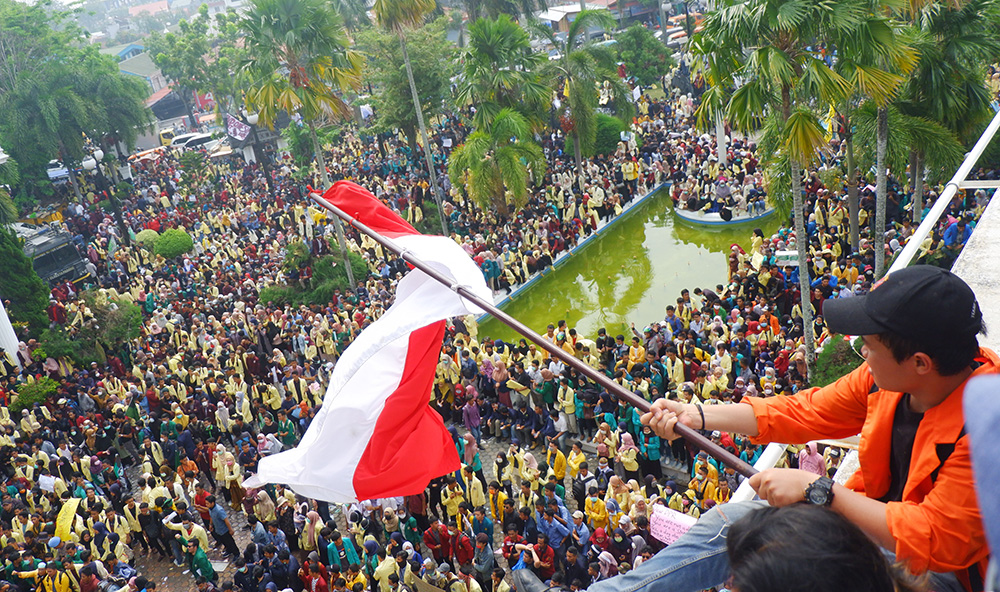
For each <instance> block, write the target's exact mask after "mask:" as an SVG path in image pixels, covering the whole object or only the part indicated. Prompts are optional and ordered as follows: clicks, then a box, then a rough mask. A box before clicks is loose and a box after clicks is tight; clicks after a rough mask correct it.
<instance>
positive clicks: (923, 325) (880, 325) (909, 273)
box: [823, 265, 983, 343]
mask: <svg viewBox="0 0 1000 592" xmlns="http://www.w3.org/2000/svg"><path fill="white" fill-rule="evenodd" d="M823 318H824V319H825V320H826V325H827V327H829V328H830V330H831V331H833V332H835V333H841V334H843V335H876V334H879V333H887V332H888V333H894V334H896V335H899V336H900V337H903V338H906V339H910V340H913V341H916V342H918V343H922V342H926V341H927V340H942V341H945V342H954V341H961V340H964V339H969V338H972V337H975V336H976V335H977V334H979V333H980V332H981V331H982V329H983V313H982V311H981V310H980V309H979V303H978V302H976V295H975V294H974V293H973V292H972V288H970V287H969V285H968V284H966V283H965V281H964V280H962V278H960V277H958V276H957V275H955V274H953V273H951V272H950V271H948V270H946V269H941V268H940V267H934V266H931V265H914V266H913V267H907V268H905V269H900V270H899V271H894V272H892V273H890V274H889V275H887V276H885V277H884V278H882V279H881V280H879V281H878V282H876V283H875V285H874V286H872V289H871V290H870V291H869V292H868V294H867V295H865V296H853V297H849V298H837V299H834V300H828V301H826V302H825V303H824V304H823Z"/></svg>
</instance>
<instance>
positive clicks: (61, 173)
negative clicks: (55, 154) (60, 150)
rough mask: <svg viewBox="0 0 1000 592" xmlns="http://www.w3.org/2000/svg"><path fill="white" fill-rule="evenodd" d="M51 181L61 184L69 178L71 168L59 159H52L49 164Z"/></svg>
mask: <svg viewBox="0 0 1000 592" xmlns="http://www.w3.org/2000/svg"><path fill="white" fill-rule="evenodd" d="M48 174H49V181H52V182H53V183H56V184H60V183H65V182H66V181H68V180H69V169H67V168H66V167H64V166H63V164H62V163H61V162H59V161H58V160H50V161H49V166H48Z"/></svg>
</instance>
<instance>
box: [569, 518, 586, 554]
mask: <svg viewBox="0 0 1000 592" xmlns="http://www.w3.org/2000/svg"><path fill="white" fill-rule="evenodd" d="M573 532H575V533H576V536H577V537H579V539H580V542H579V543H578V544H577V547H579V548H580V549H581V550H583V549H586V548H587V543H589V542H590V529H589V528H587V523H586V522H581V523H580V526H577V525H576V524H574V525H573Z"/></svg>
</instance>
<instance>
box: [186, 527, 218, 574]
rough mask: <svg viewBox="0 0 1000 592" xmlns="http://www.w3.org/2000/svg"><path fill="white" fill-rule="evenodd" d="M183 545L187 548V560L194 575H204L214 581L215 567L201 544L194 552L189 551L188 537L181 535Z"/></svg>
mask: <svg viewBox="0 0 1000 592" xmlns="http://www.w3.org/2000/svg"><path fill="white" fill-rule="evenodd" d="M181 546H182V547H184V549H185V552H184V556H185V561H187V564H188V566H190V567H191V575H192V576H194V577H198V576H202V577H203V578H205V579H206V580H208V581H210V582H214V581H215V578H216V574H215V568H214V567H212V563H211V562H210V561H209V560H208V556H207V555H205V552H204V551H202V550H201V545H199V546H198V547H197V548H195V551H194V553H191V552H190V551H187V539H185V538H184V537H181Z"/></svg>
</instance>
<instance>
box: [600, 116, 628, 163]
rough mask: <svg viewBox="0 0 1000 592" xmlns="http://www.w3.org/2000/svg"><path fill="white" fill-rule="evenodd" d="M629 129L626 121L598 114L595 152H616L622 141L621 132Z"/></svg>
mask: <svg viewBox="0 0 1000 592" xmlns="http://www.w3.org/2000/svg"><path fill="white" fill-rule="evenodd" d="M624 131H628V126H627V125H625V122H624V121H622V120H621V119H618V118H617V117H612V116H610V115H605V114H603V113H598V114H597V140H596V141H595V142H594V153H595V154H603V155H605V156H607V155H609V154H614V153H615V150H617V149H618V142H621V140H622V138H621V133H622V132H624Z"/></svg>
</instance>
